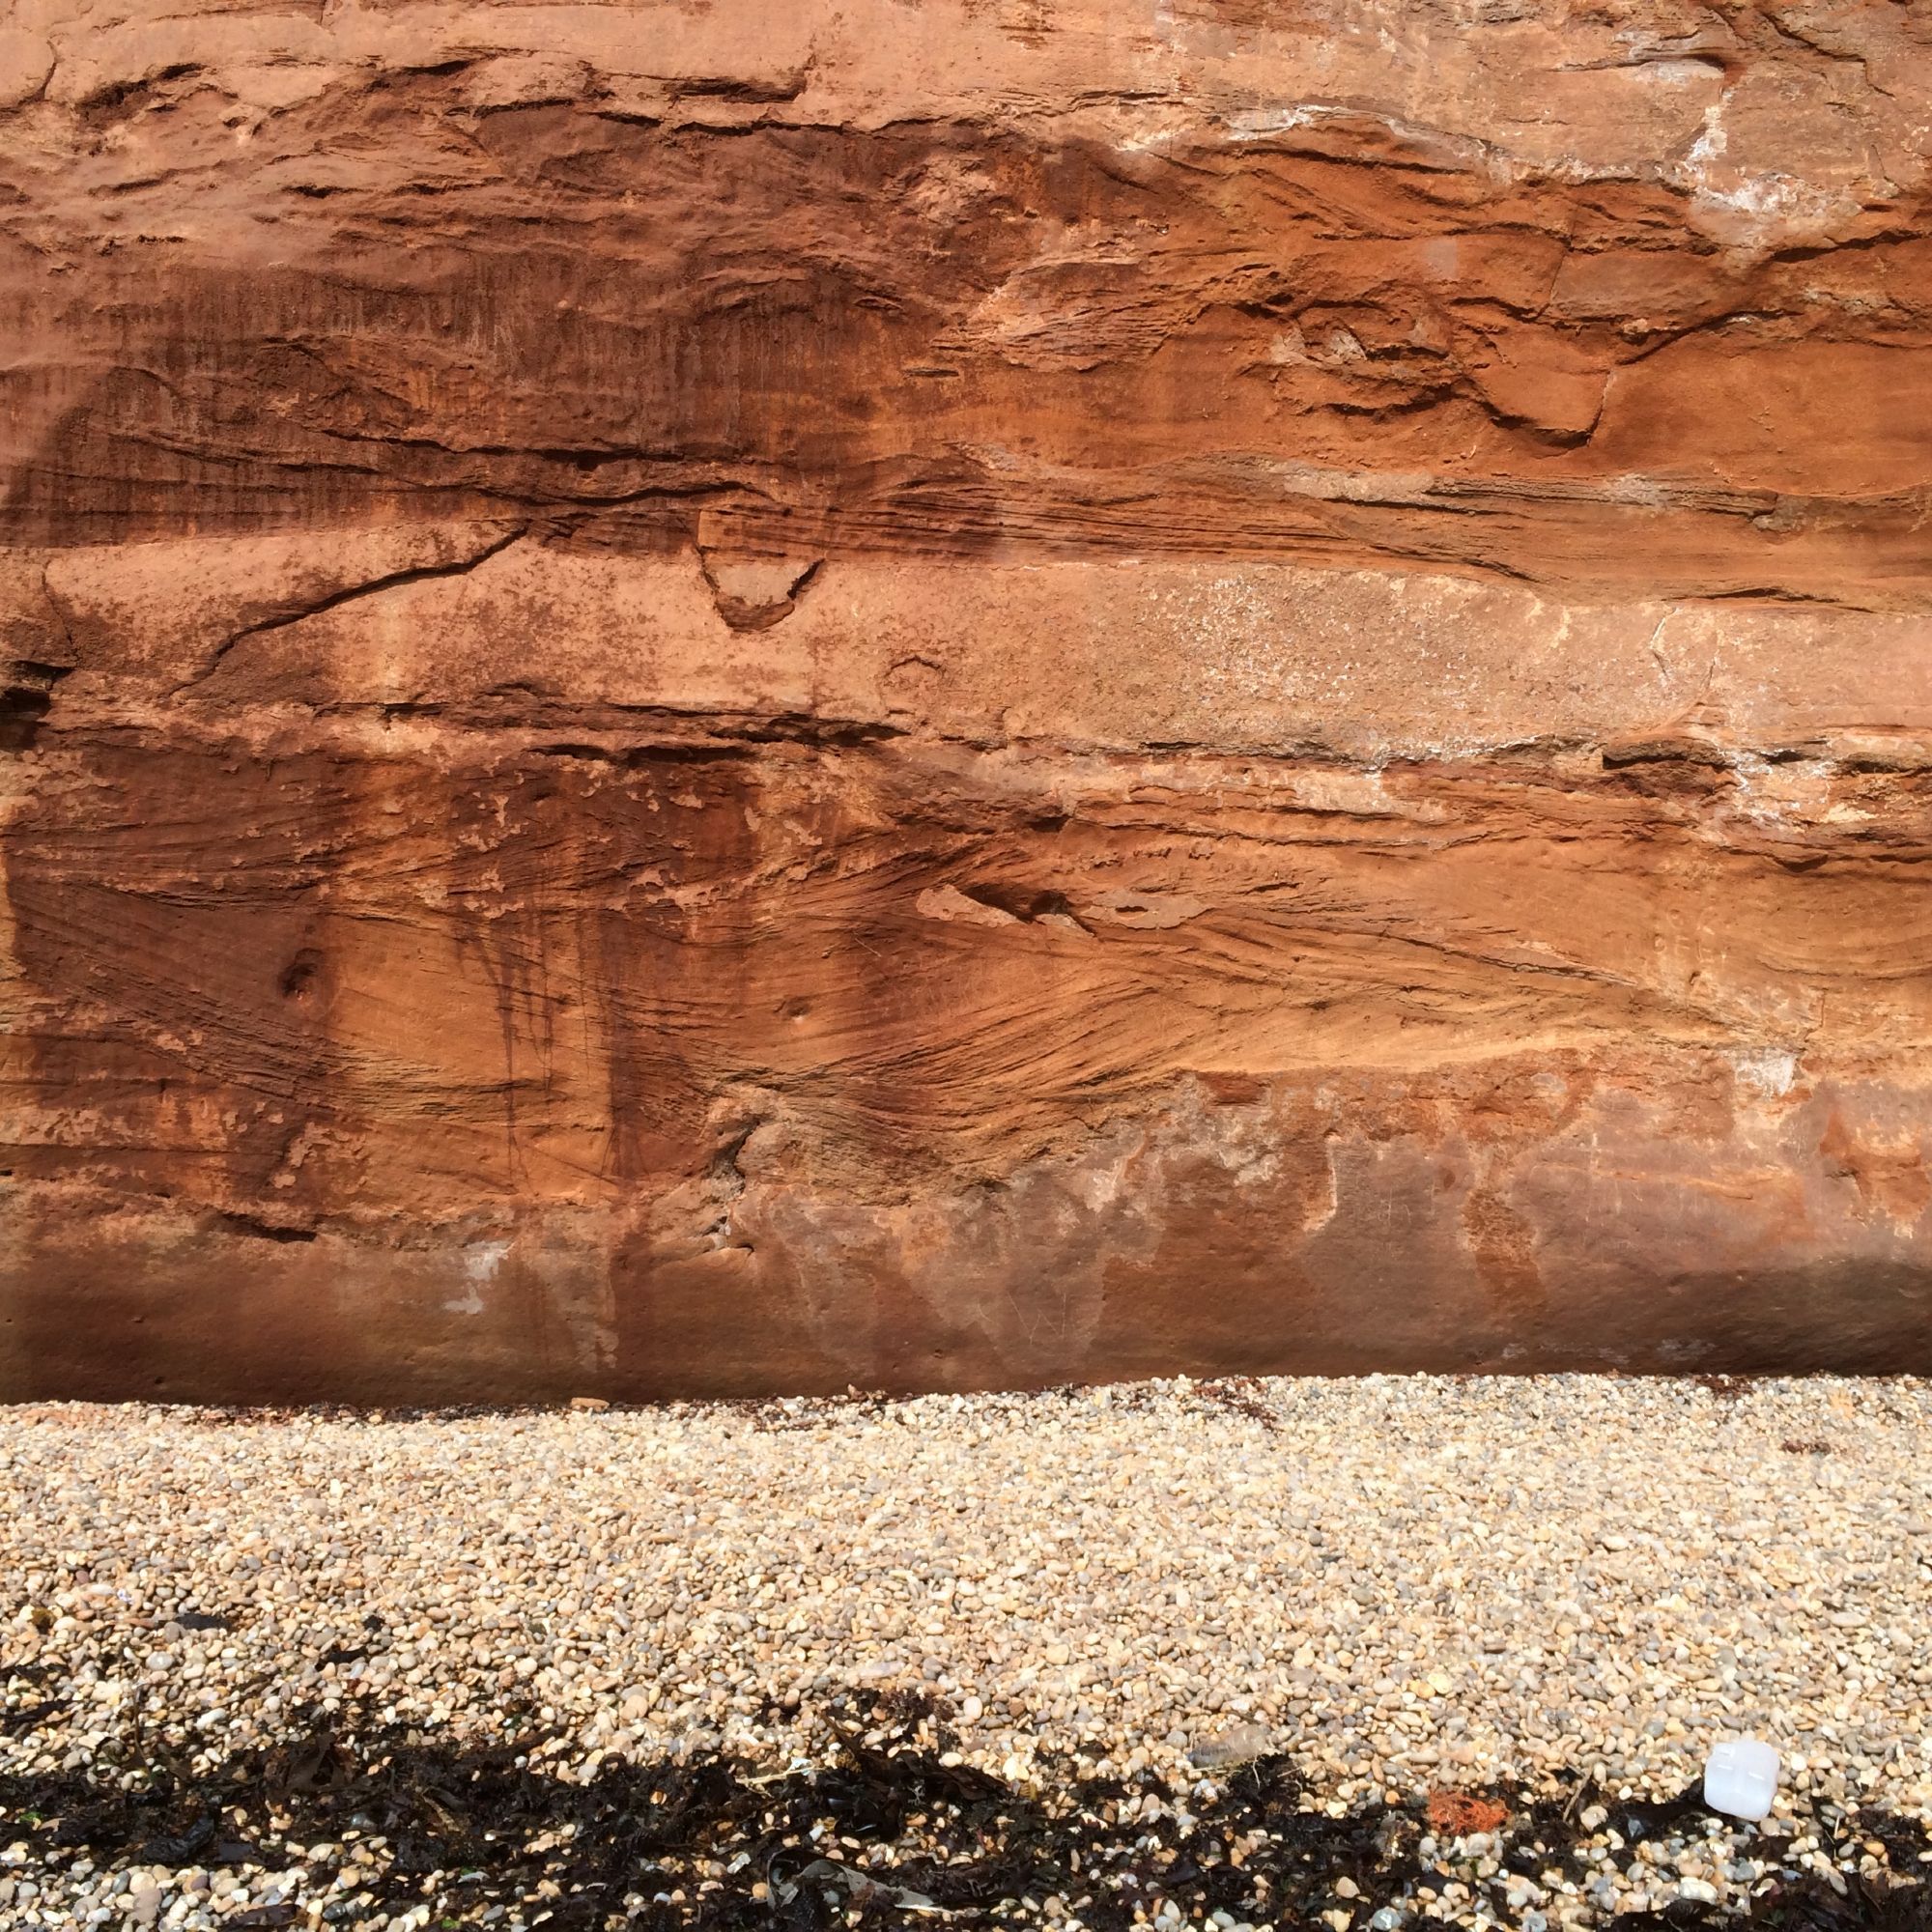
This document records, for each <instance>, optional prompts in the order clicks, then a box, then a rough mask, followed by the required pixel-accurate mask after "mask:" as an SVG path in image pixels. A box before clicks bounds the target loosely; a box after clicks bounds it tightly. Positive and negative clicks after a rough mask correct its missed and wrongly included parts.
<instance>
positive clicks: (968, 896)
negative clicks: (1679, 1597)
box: [0, 0, 1932, 1400]
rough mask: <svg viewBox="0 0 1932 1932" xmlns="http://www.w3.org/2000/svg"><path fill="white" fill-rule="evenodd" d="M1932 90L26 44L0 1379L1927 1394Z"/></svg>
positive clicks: (1765, 16)
mask: <svg viewBox="0 0 1932 1932" xmlns="http://www.w3.org/2000/svg"><path fill="white" fill-rule="evenodd" d="M1929 125H1932V14H1928V13H1927V12H1926V10H1925V8H1924V7H1923V6H1922V5H1918V4H1911V5H1898V4H1891V0H1848V3H1847V4H1834V0H1816V4H1805V0H1749V3H1747V0H1712V4H1707V5H1690V4H1683V5H1677V4H1673V0H1662V4H1648V5H1645V6H1642V7H1638V6H1635V5H1634V4H1629V3H1628V0H1157V4H1155V0H1056V4H1052V5H1046V4H1039V0H798V4H796V5H794V6H791V7H785V8H776V7H769V6H761V5H756V4H753V0H715V4H713V5H711V6H709V7H696V6H688V5H677V4H665V5H649V4H639V3H638V0H615V4H606V5H582V6H574V5H541V4H531V5H512V4H471V5H448V6H443V5H434V4H428V0H406V3H405V4H386V5H383V6H380V7H379V6H367V5H358V4H355V0H327V4H323V5H302V6H295V7H286V8H279V9H278V8H274V7H270V6H269V5H266V4H254V0H225V3H224V4H216V0H171V5H170V6H169V7H167V8H163V7H161V6H160V5H159V4H157V0H115V4H114V5H112V6H110V7H107V8H101V7H98V6H91V5H90V6H83V5H82V4H80V0H16V4H15V6H14V10H13V12H12V14H10V15H9V16H8V24H7V25H6V26H4V27H0V439H4V441H3V442H0V492H3V493H4V495H0V660H4V663H0V669H4V670H5V696H4V699H3V700H0V1024H4V1031H5V1050H6V1058H5V1062H4V1069H5V1071H4V1092H3V1093H0V1139H4V1142H5V1144H6V1149H5V1153H4V1156H0V1158H4V1162H5V1180H6V1185H5V1191H4V1195H0V1393H7V1394H14V1395H26V1394H36V1395H43V1394H87V1395H142V1394H167V1395H171V1396H190V1397H209V1398H219V1399H261V1400H267V1399H283V1398H298V1397H308V1396H326V1395H340V1396H348V1397H360V1398H380V1399H384V1400H393V1399H404V1400H407V1399H423V1400H446V1399H455V1398H484V1397H488V1398H510V1397H531V1396H554V1395H558V1394H572V1393H579V1392H584V1393H597V1394H601V1395H607V1396H616V1395H644V1394H661V1393H669V1392H713V1393H715V1392H730V1391H752V1390H764V1389H809V1388H841V1387H843V1386H845V1385H846V1384H847V1383H853V1382H856V1383H860V1384H864V1385H879V1384H889V1385H893V1386H899V1387H914V1386H934V1387H947V1386H960V1385H966V1384H980V1383H989V1382H990V1383H998V1382H1036V1381H1053V1380H1063V1379H1068V1378H1099V1377H1111V1376H1122V1375H1131V1374H1142V1373H1162V1372H1177V1371H1188V1372H1197V1373H1200V1372H1212V1371H1225V1370H1247V1369H1304V1370H1321V1371H1325V1370H1354V1369H1369V1368H1390V1369H1397V1368H1410V1367H1437V1368H1460V1367H1470V1368H1474V1367H1485V1366H1487V1367H1496V1366H1522V1367H1530V1366H1538V1367H1556V1366H1577V1367H1608V1366H1614V1367H1624V1368H1634V1369H1650V1368H1683V1367H1698V1368H1706V1369H1724V1370H1747V1369H1753V1368H1770V1367H1786V1368H1789V1367H1805V1366H1825V1365H1832V1366H1841V1367H1847V1368H1853V1367H1860V1368H1862V1367H1879V1366H1884V1367H1916V1368H1918V1369H1928V1368H1932V1176H1928V1171H1927V1166H1926V1155H1927V1151H1928V1145H1932V897H1928V894H1927V888H1926V884H1925V877H1926V869H1927V861H1928V858H1932V616H1928V613H1932V547H1928V540H1927V524H1928V517H1929V516H1932V207H1928V200H1927V167H1928V159H1927V138H1926V132H1925V130H1926V128H1927V127H1928V126H1929Z"/></svg>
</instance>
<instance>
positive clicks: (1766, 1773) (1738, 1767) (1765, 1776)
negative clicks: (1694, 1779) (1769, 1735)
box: [1704, 1738, 1777, 1824]
mask: <svg viewBox="0 0 1932 1932" xmlns="http://www.w3.org/2000/svg"><path fill="white" fill-rule="evenodd" d="M1776 1796H1777V1753H1776V1751H1775V1750H1774V1749H1773V1748H1772V1747H1771V1746H1769V1745H1768V1744H1766V1743H1764V1742H1763V1741H1762V1740H1761V1739H1759V1738H1729V1739H1727V1740H1726V1741H1725V1742H1724V1743H1723V1744H1720V1745H1719V1746H1718V1747H1717V1748H1716V1749H1715V1750H1713V1751H1712V1753H1711V1755H1710V1756H1709V1757H1708V1758H1706V1759H1705V1760H1704V1803H1705V1804H1707V1805H1708V1806H1709V1807H1710V1808H1711V1809H1712V1810H1713V1811H1723V1812H1726V1813H1728V1814H1729V1815H1730V1816H1731V1817H1733V1818H1748V1819H1749V1820H1750V1821H1751V1822H1752V1823H1753V1824H1755V1823H1756V1822H1757V1821H1758V1820H1759V1819H1760V1818H1763V1817H1765V1816H1766V1815H1767V1814H1768V1813H1769V1812H1770V1810H1771V1801H1772V1800H1773V1799H1774V1798H1776Z"/></svg>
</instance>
